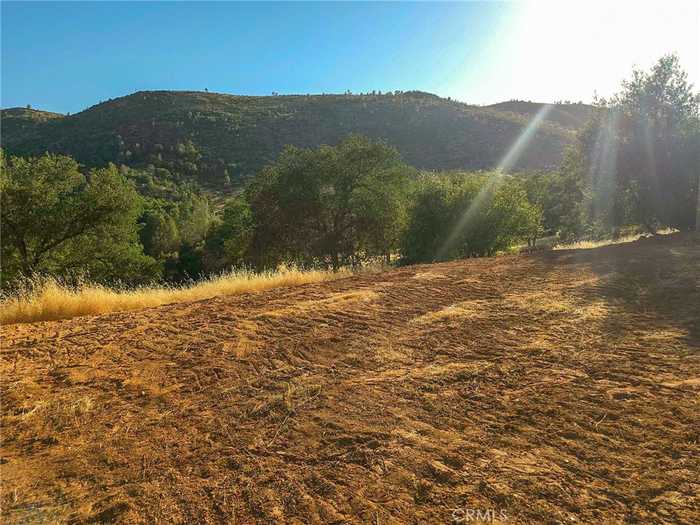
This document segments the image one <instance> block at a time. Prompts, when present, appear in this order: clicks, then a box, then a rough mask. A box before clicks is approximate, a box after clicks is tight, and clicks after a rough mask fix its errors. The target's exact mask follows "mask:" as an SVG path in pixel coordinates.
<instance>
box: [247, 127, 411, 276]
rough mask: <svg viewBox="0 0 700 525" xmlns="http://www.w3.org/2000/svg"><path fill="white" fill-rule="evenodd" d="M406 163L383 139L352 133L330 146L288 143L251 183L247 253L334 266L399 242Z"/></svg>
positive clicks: (267, 261) (263, 259)
mask: <svg viewBox="0 0 700 525" xmlns="http://www.w3.org/2000/svg"><path fill="white" fill-rule="evenodd" d="M410 173H411V170H410V168H408V167H407V166H405V165H404V164H403V163H402V162H401V159H400V157H399V154H398V152H397V151H396V150H395V149H394V148H391V147H389V146H387V145H385V144H383V143H381V142H372V141H370V140H369V139H367V138H364V137H361V136H350V137H348V138H347V139H346V140H344V141H343V142H342V143H341V144H339V145H338V146H335V147H331V146H321V147H319V148H317V149H315V150H308V149H300V148H294V147H287V148H286V149H285V150H284V151H283V152H282V153H281V155H280V156H279V158H278V159H277V161H276V162H275V163H274V164H272V165H270V166H268V167H267V168H265V169H264V170H263V171H262V172H261V173H260V174H259V175H258V176H257V177H256V178H255V179H254V181H253V182H252V184H251V186H250V188H249V190H248V192H247V198H248V201H249V202H250V206H251V210H252V213H253V217H254V219H255V236H254V238H253V242H252V246H251V249H252V253H253V254H254V256H255V257H256V259H257V260H258V261H259V263H260V264H262V265H272V264H275V263H278V262H280V261H283V260H296V261H297V262H300V263H302V264H310V265H314V264H320V265H323V266H328V267H332V268H334V269H337V268H339V267H340V266H341V265H342V264H348V263H353V262H357V261H358V260H360V259H362V258H364V257H371V256H378V255H381V256H384V257H386V256H387V254H389V253H390V252H391V251H392V250H393V249H395V248H396V247H397V242H398V232H399V230H400V229H401V222H402V221H403V220H404V216H405V215H404V212H403V209H402V208H403V207H404V206H405V199H404V198H403V196H402V195H403V194H404V192H405V189H406V188H407V181H408V179H409V178H410Z"/></svg>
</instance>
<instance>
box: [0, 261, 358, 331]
mask: <svg viewBox="0 0 700 525" xmlns="http://www.w3.org/2000/svg"><path fill="white" fill-rule="evenodd" d="M349 275H350V271H349V270H341V271H338V272H331V271H325V270H309V271H305V270H299V269H296V268H282V269H279V270H277V271H268V272H262V273H256V272H253V271H251V270H235V271H232V272H230V273H226V274H221V275H217V276H213V277H209V278H208V279H206V280H204V281H200V282H197V283H195V284H192V285H189V286H157V287H156V286H143V287H138V288H134V289H126V290H114V289H110V288H108V287H106V286H102V285H99V284H84V285H81V286H78V287H71V286H67V285H65V284H62V283H61V282H60V281H58V280H56V279H43V280H41V281H36V282H34V283H31V285H30V286H28V287H26V288H25V290H24V291H20V292H16V293H14V294H13V295H11V296H9V297H7V298H6V299H5V300H3V301H2V302H0V324H13V323H31V322H37V321H54V320H58V319H71V318H73V317H78V316H81V315H98V314H105V313H110V312H120V311H127V310H140V309H143V308H150V307H154V306H161V305H164V304H171V303H180V302H189V301H197V300H202V299H209V298H211V297H215V296H218V295H236V294H241V293H246V292H256V291H262V290H270V289H272V288H280V287H286V286H298V285H301V284H307V283H317V282H322V281H328V280H332V279H338V278H341V277H347V276H349Z"/></svg>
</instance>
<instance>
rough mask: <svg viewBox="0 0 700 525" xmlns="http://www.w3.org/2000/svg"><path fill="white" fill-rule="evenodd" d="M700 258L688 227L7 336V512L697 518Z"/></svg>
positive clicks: (208, 517) (527, 520)
mask: <svg viewBox="0 0 700 525" xmlns="http://www.w3.org/2000/svg"><path fill="white" fill-rule="evenodd" d="M699 271H700V244H698V240H697V238H695V239H694V238H693V237H692V236H690V235H669V236H664V237H657V238H653V239H649V240H644V241H639V242H636V243H629V244H620V245H616V246H609V247H604V248H597V249H594V250H568V251H555V252H549V253H544V254H538V255H535V256H522V255H520V256H511V257H498V258H482V259H470V260H466V261H454V262H450V263H441V264H434V265H424V266H411V267H403V268H401V269H397V270H393V271H388V272H384V273H379V274H364V275H358V276H354V277H350V278H345V279H339V280H335V281H331V282H326V283H320V284H310V285H305V286H299V287H293V288H278V289H275V290H268V291H265V292H260V293H249V294H244V295H238V296H227V297H226V296H221V297H216V298H212V299H207V300H203V301H198V302H194V303H180V304H172V305H168V306H162V307H157V308H152V309H147V310H142V311H138V312H124V313H115V314H108V315H102V316H94V317H82V318H76V319H73V320H69V321H59V322H45V323H37V324H33V325H13V326H6V327H3V351H2V354H1V355H0V387H1V388H2V392H3V403H2V427H3V441H2V447H1V448H0V453H1V454H2V460H1V463H0V464H1V465H2V467H1V468H2V478H3V482H2V484H1V486H0V495H1V496H2V501H3V505H2V514H1V516H2V518H3V521H4V522H6V523H29V522H31V523H107V522H109V523H157V522H160V523H212V524H213V523H273V522H274V523H318V524H320V523H382V524H385V523H419V522H420V523H450V522H452V520H453V517H460V516H464V513H465V512H466V510H468V509H479V510H481V511H482V512H485V510H486V509H495V512H496V513H497V514H496V516H497V517H499V518H500V517H503V516H506V517H507V520H504V521H506V522H508V523H521V524H540V523H579V522H581V523H603V522H604V523H623V522H625V523H632V522H634V523H687V524H690V523H698V519H699V518H700V514H699V509H700V500H699V494H698V491H697V472H698V470H699V469H700V454H699V452H700V449H699V447H700V444H699V440H698V426H697V410H698V391H699V390H698V389H699V388H700V380H699V379H698V378H700V355H699V354H698V351H697V350H698V348H700V326H699V325H698V319H697V304H698V302H699V301H700V295H699V294H700V290H699V289H698V286H697V282H698V277H699V276H700V275H699V274H698V272H699ZM455 513H456V514H455Z"/></svg>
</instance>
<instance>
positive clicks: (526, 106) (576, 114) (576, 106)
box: [486, 100, 595, 130]
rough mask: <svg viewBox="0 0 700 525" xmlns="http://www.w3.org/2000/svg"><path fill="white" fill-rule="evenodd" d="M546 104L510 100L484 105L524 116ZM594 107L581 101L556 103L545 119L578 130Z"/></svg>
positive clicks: (531, 114) (538, 110) (536, 111)
mask: <svg viewBox="0 0 700 525" xmlns="http://www.w3.org/2000/svg"><path fill="white" fill-rule="evenodd" d="M545 105H546V104H543V103H540V102H526V101H524V100H510V101H508V102H499V103H498V104H492V105H490V106H486V107H488V108H490V109H493V110H495V111H499V112H507V113H513V114H516V115H522V116H525V117H533V116H535V115H536V114H537V113H539V112H540V111H541V110H542V108H544V106H545ZM594 111H595V107H594V106H591V105H590V104H583V103H580V102H579V103H569V102H565V103H557V104H553V107H552V109H551V110H550V112H549V113H547V120H549V121H550V122H553V123H556V124H559V125H560V126H563V127H565V128H568V129H571V130H579V129H581V127H582V126H584V125H585V124H586V122H588V120H589V119H590V118H591V116H592V115H593V112H594Z"/></svg>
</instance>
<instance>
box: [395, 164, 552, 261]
mask: <svg viewBox="0 0 700 525" xmlns="http://www.w3.org/2000/svg"><path fill="white" fill-rule="evenodd" d="M540 224H541V212H540V210H539V208H538V207H537V206H535V205H533V204H531V203H530V202H529V201H528V199H527V193H526V191H525V189H524V188H523V187H522V184H520V183H519V182H518V181H516V180H515V179H513V178H511V177H508V176H504V175H503V174H501V173H486V174H480V175H470V174H461V173H453V174H444V175H438V174H426V175H423V176H422V178H421V181H420V184H419V189H418V190H417V192H416V194H415V196H414V203H413V206H412V208H411V211H410V217H409V223H408V228H407V229H406V232H405V234H404V236H403V239H402V243H401V252H402V254H403V257H404V260H405V262H408V263H417V262H432V261H436V260H446V259H454V258H460V257H479V256H485V255H494V254H495V253H496V252H498V251H502V250H506V249H508V248H510V247H511V246H513V245H514V244H516V243H518V242H522V241H524V240H527V239H529V238H532V237H535V236H536V235H537V232H538V231H539V229H540Z"/></svg>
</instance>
